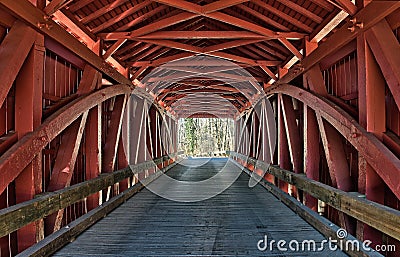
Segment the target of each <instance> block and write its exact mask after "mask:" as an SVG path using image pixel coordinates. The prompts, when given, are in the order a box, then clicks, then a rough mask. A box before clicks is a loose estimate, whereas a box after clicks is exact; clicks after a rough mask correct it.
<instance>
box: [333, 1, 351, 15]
mask: <svg viewBox="0 0 400 257" xmlns="http://www.w3.org/2000/svg"><path fill="white" fill-rule="evenodd" d="M328 1H330V0H328ZM336 1H337V2H338V3H339V5H340V6H341V7H342V9H343V10H344V11H346V12H347V13H348V14H350V15H354V14H356V12H357V6H355V5H354V4H353V3H352V2H351V1H350V0H336Z"/></svg>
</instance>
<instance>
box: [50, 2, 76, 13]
mask: <svg viewBox="0 0 400 257" xmlns="http://www.w3.org/2000/svg"><path fill="white" fill-rule="evenodd" d="M71 1H72V0H53V1H51V2H50V3H49V4H48V5H47V6H46V7H45V8H44V10H43V11H44V12H45V13H46V14H47V15H52V14H53V13H55V12H57V11H58V10H61V9H62V8H63V7H64V6H66V5H67V4H69V3H70V2H71Z"/></svg>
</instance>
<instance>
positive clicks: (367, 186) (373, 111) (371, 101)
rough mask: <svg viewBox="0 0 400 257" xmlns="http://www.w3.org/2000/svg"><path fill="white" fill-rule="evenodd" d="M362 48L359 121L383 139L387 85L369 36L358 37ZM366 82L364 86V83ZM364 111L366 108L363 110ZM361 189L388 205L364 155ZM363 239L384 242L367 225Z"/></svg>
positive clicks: (362, 159) (377, 178)
mask: <svg viewBox="0 0 400 257" xmlns="http://www.w3.org/2000/svg"><path fill="white" fill-rule="evenodd" d="M357 40H358V45H359V48H358V49H357V57H358V58H357V59H358V60H357V61H358V64H360V65H362V67H360V68H359V73H358V76H359V83H360V84H359V87H363V88H362V89H361V90H359V92H358V99H359V103H360V104H359V115H360V116H359V120H360V124H362V126H363V127H364V128H366V130H367V131H368V132H371V133H373V134H374V135H375V136H376V137H377V138H379V139H380V140H382V139H383V133H384V132H385V131H386V103H385V95H386V92H385V91H386V83H385V79H384V77H383V75H382V72H381V71H380V69H379V66H378V63H377V61H376V59H377V58H374V56H373V54H372V52H371V50H370V48H369V47H368V45H367V43H366V40H365V37H364V36H360V37H359V38H357ZM361 83H363V84H361ZM361 108H363V109H362V110H361ZM359 161H360V163H362V164H359V177H360V178H359V186H360V188H361V190H364V192H363V193H364V194H365V195H366V197H367V199H369V200H372V201H374V202H377V203H381V204H384V203H385V183H384V182H383V180H382V178H381V177H379V175H378V174H377V173H376V172H375V170H374V169H373V168H372V167H371V166H370V165H369V164H368V163H365V158H364V156H362V155H361V156H359ZM362 230H363V239H364V240H366V239H368V240H371V241H372V242H373V243H372V244H373V245H374V246H375V245H377V244H381V243H382V233H380V232H379V231H377V230H376V229H374V228H372V227H370V226H367V225H364V226H363V229H362Z"/></svg>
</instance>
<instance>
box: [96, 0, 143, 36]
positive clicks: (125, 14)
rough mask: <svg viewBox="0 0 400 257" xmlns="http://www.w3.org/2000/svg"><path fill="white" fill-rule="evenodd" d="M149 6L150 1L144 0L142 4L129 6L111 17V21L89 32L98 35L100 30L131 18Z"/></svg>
mask: <svg viewBox="0 0 400 257" xmlns="http://www.w3.org/2000/svg"><path fill="white" fill-rule="evenodd" d="M149 5H151V1H150V0H144V1H143V2H140V3H138V4H135V5H131V7H130V8H128V9H127V10H126V11H124V12H122V13H120V14H118V15H116V16H114V17H112V18H111V19H109V20H107V21H106V22H104V23H102V24H100V25H99V26H97V27H95V28H93V29H92V30H91V31H92V33H98V32H100V31H102V30H105V29H106V28H108V27H110V26H112V25H114V24H115V23H117V22H119V21H121V20H123V19H125V18H127V17H129V16H131V15H132V14H134V13H136V12H138V11H140V10H141V9H143V8H145V7H147V6H149Z"/></svg>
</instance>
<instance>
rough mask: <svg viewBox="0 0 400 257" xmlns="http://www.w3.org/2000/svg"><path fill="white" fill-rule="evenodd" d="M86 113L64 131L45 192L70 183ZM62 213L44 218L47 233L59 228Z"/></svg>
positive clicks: (58, 188) (62, 211) (60, 211)
mask: <svg viewBox="0 0 400 257" xmlns="http://www.w3.org/2000/svg"><path fill="white" fill-rule="evenodd" d="M87 115H88V111H86V112H84V113H83V114H82V118H81V119H80V120H77V121H75V122H74V123H72V124H71V125H70V126H69V127H68V128H67V129H66V130H65V131H64V133H63V135H62V139H61V143H60V147H59V148H58V151H57V157H56V160H55V163H54V167H53V170H52V173H51V178H50V183H49V185H48V187H47V192H53V191H57V190H60V189H63V188H64V187H67V186H69V185H70V183H71V179H72V175H73V172H74V167H75V162H76V158H77V156H78V151H79V147H80V144H81V139H82V135H83V131H84V128H85V125H86V119H87ZM63 214H64V209H63V210H59V211H58V212H56V213H54V214H52V215H50V216H48V217H47V218H46V220H45V225H46V232H47V234H51V233H53V232H56V231H57V230H59V229H60V228H61V224H62V217H63Z"/></svg>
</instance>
